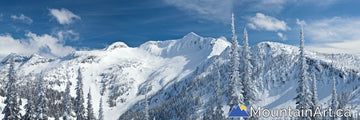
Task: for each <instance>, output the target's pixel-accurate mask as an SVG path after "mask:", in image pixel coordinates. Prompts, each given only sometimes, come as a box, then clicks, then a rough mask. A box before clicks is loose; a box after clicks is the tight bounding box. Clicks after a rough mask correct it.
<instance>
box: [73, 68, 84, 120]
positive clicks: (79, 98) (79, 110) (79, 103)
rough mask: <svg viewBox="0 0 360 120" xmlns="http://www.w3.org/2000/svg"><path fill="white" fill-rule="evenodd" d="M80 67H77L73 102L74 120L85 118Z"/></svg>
mask: <svg viewBox="0 0 360 120" xmlns="http://www.w3.org/2000/svg"><path fill="white" fill-rule="evenodd" d="M82 79H83V78H82V74H81V69H80V68H79V69H78V77H77V84H76V98H75V99H76V103H75V114H76V120H84V119H86V118H85V107H84V92H83V83H82Z"/></svg>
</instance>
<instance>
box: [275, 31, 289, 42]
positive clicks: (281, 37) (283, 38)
mask: <svg viewBox="0 0 360 120" xmlns="http://www.w3.org/2000/svg"><path fill="white" fill-rule="evenodd" d="M277 35H278V36H279V37H280V39H281V40H283V41H285V40H287V37H286V36H285V35H284V34H283V33H281V32H278V33H277Z"/></svg>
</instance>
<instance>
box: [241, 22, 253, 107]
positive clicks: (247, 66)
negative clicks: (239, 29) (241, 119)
mask: <svg viewBox="0 0 360 120" xmlns="http://www.w3.org/2000/svg"><path fill="white" fill-rule="evenodd" d="M242 62H243V70H244V72H243V74H242V76H243V85H244V90H243V96H244V103H245V106H248V107H250V106H251V105H253V104H254V103H255V89H254V88H255V86H254V80H253V79H252V78H251V75H252V71H251V69H252V65H251V63H250V50H249V44H248V34H247V31H246V28H244V36H243V50H242Z"/></svg>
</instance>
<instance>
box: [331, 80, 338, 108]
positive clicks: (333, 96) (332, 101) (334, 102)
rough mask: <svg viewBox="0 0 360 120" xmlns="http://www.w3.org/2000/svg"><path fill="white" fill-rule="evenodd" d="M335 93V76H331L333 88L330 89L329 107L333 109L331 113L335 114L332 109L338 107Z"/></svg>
mask: <svg viewBox="0 0 360 120" xmlns="http://www.w3.org/2000/svg"><path fill="white" fill-rule="evenodd" d="M337 97H338V96H337V93H336V82H335V77H333V90H332V94H331V105H330V107H331V109H333V113H332V114H333V115H335V114H336V113H335V112H334V111H336V110H337V109H338V107H339V101H338V99H337Z"/></svg>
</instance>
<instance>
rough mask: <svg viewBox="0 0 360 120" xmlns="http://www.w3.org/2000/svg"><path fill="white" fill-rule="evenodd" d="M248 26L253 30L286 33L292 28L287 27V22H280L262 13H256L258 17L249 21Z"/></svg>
mask: <svg viewBox="0 0 360 120" xmlns="http://www.w3.org/2000/svg"><path fill="white" fill-rule="evenodd" d="M249 21H250V23H248V26H249V27H250V28H251V29H256V30H267V31H286V30H290V27H288V26H287V25H286V22H285V21H281V20H278V19H276V18H274V17H271V16H267V15H264V14H262V13H256V16H254V17H251V18H250V19H249Z"/></svg>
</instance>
